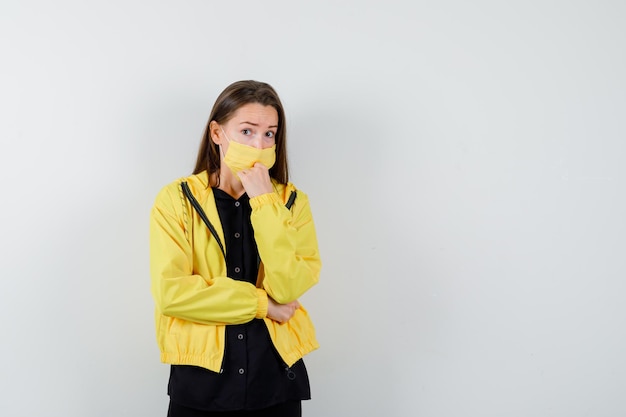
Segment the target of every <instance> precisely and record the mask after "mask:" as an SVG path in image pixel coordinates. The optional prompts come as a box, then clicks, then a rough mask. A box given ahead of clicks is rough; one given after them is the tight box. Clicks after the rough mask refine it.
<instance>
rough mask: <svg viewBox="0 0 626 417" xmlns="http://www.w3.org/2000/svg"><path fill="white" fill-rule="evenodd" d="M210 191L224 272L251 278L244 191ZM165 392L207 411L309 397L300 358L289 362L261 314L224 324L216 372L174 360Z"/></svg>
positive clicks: (252, 247)
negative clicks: (222, 244) (223, 342)
mask: <svg viewBox="0 0 626 417" xmlns="http://www.w3.org/2000/svg"><path fill="white" fill-rule="evenodd" d="M213 193H214V196H215V203H216V205H217V211H218V213H219V216H220V221H221V223H222V228H223V230H224V238H225V240H226V245H225V246H226V269H227V274H228V276H229V277H230V278H232V279H236V280H240V281H247V282H250V283H252V284H255V283H256V278H257V273H258V263H257V259H258V251H257V247H256V242H255V241H254V230H253V229H252V223H251V222H250V214H251V212H252V209H251V208H250V200H249V199H248V195H247V194H244V195H242V196H241V197H240V198H239V199H238V200H235V199H234V198H233V197H231V196H230V195H229V194H227V193H226V192H224V191H222V190H220V189H218V188H213ZM207 233H209V231H208V230H207ZM168 394H169V396H170V399H171V401H173V402H175V403H178V404H181V405H184V406H187V407H191V408H196V409H199V410H207V411H231V410H242V409H245V410H253V409H259V408H265V407H270V406H272V405H275V404H279V403H282V402H286V401H294V400H307V399H310V398H311V392H310V387H309V378H308V375H307V372H306V368H305V366H304V362H303V361H302V360H299V361H298V362H296V363H295V364H294V365H293V366H292V367H291V368H289V367H287V365H286V364H285V363H284V362H283V360H282V358H281V357H280V355H279V354H278V352H276V349H275V348H274V345H273V344H272V341H271V339H270V336H269V333H268V331H267V327H266V326H265V323H264V322H263V320H262V319H254V320H252V321H250V322H248V323H245V324H239V325H228V326H226V348H225V352H224V362H223V364H222V369H221V371H220V372H219V373H216V372H213V371H210V370H208V369H205V368H201V367H197V366H190V365H172V367H171V372H170V380H169V385H168Z"/></svg>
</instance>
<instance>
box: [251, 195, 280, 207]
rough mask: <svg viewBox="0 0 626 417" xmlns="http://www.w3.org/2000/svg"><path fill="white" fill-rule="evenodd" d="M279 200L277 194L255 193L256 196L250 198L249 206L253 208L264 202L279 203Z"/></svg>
mask: <svg viewBox="0 0 626 417" xmlns="http://www.w3.org/2000/svg"><path fill="white" fill-rule="evenodd" d="M280 202H281V201H280V197H278V194H276V193H265V194H261V195H257V196H256V197H252V198H251V199H250V207H251V208H252V210H254V209H256V208H259V207H260V206H262V205H265V204H274V203H280Z"/></svg>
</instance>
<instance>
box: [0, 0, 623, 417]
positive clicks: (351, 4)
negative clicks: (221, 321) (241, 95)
mask: <svg viewBox="0 0 626 417" xmlns="http://www.w3.org/2000/svg"><path fill="white" fill-rule="evenodd" d="M625 19H626V3H624V2H622V1H598V0H596V1H534V0H532V1H507V2H499V1H487V0H479V1H473V2H467V1H460V0H456V1H453V0H450V1H440V2H424V1H408V0H407V1H385V2H382V1H381V2H373V1H345V2H327V1H316V2H293V1H238V2H225V1H222V2H216V1H208V0H207V1H199V0H196V1H139V0H127V1H106V2H105V1H100V2H87V1H68V0H59V1H55V2H49V1H23V0H19V1H18V0H3V1H2V3H0V48H1V49H0V53H1V65H0V138H1V148H0V174H1V178H2V184H3V186H2V205H1V208H0V214H1V216H0V219H1V222H2V229H1V231H0V242H1V245H2V248H1V249H2V258H1V265H0V266H1V269H0V270H1V271H2V272H1V278H0V279H1V282H2V285H1V289H0V309H1V310H0V311H1V312H2V313H1V315H0V332H1V335H2V336H1V343H0V359H1V360H2V370H1V371H0V392H1V393H2V400H1V401H0V415H2V416H12V417H18V416H29V417H30V416H64V417H83V416H159V415H162V416H164V415H165V413H166V407H167V401H168V399H167V396H166V385H167V377H168V366H167V365H164V364H161V363H160V362H159V355H158V350H157V347H156V342H155V337H154V325H153V302H152V298H151V295H150V292H149V274H148V215H149V210H150V208H151V206H152V203H153V201H154V197H155V195H156V193H157V192H158V190H159V189H160V188H161V187H163V186H164V185H165V184H167V183H169V182H171V181H173V180H175V179H176V178H178V177H181V176H184V175H188V174H189V173H190V172H191V170H192V168H193V165H194V162H195V157H196V151H197V148H198V145H199V142H200V137H201V134H202V130H203V128H204V125H205V123H206V121H207V117H208V115H209V112H210V108H211V106H212V104H213V102H214V100H215V98H216V97H217V95H218V94H219V93H220V92H221V90H222V89H223V88H225V87H226V86H227V85H228V84H230V83H231V82H233V81H236V80H240V79H257V80H262V81H266V82H269V83H270V84H272V85H273V86H274V87H275V88H276V89H277V91H278V92H279V94H280V95H281V98H282V99H283V102H284V105H285V107H286V110H287V124H288V132H289V140H290V142H289V156H290V163H291V169H292V179H293V181H294V182H295V183H296V185H297V186H298V187H299V188H301V189H302V190H303V191H304V192H306V193H308V194H309V197H310V199H311V204H312V208H313V213H314V216H315V221H316V225H317V230H318V237H319V243H320V250H321V253H322V257H323V263H324V266H323V271H322V275H321V281H320V284H319V285H318V286H316V287H314V288H313V289H312V290H311V291H310V292H309V293H307V294H306V296H305V297H304V298H303V300H302V302H303V303H304V304H305V305H306V306H307V308H308V309H309V311H310V313H311V315H312V317H313V319H314V322H315V324H316V327H317V331H318V336H319V340H320V342H321V346H322V347H321V349H320V350H318V351H316V352H314V353H312V354H311V355H309V356H308V357H307V358H306V362H307V365H308V368H309V372H310V378H311V384H312V391H313V397H314V398H313V400H312V401H309V402H306V403H305V405H304V407H305V408H304V411H305V415H306V416H381V415H385V416H427V417H448V416H450V417H453V416H461V415H463V416H468V417H470V416H471V417H488V416H494V417H496V416H497V417H502V416H508V417H517V416H519V417H527V416H537V417H539V416H541V417H544V416H545V417H553V416H563V417H577V416H594V417H604V416H606V417H614V416H623V415H626V399H625V397H624V396H623V391H624V386H625V384H626V355H624V352H625V351H626V338H625V337H624V336H625V328H626V306H625V304H624V302H623V295H624V293H625V291H626V280H625V279H624V278H625V277H626V256H625V255H626V253H625V252H626V241H625V238H624V236H625V234H626V222H625V220H624V214H625V213H626V196H625V193H624V189H625V185H626V184H625V178H626V167H625V165H624V162H623V160H624V157H625V152H626V142H625V139H626V125H625V123H626V122H625V120H626V117H625V115H626V77H625V76H624V74H626V56H625V55H626V25H624V21H625Z"/></svg>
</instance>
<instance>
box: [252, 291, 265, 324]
mask: <svg viewBox="0 0 626 417" xmlns="http://www.w3.org/2000/svg"><path fill="white" fill-rule="evenodd" d="M256 293H257V296H258V299H259V302H258V304H257V310H256V316H255V317H254V318H255V319H264V318H265V317H267V304H268V301H267V293H266V292H265V290H263V289H261V288H257V289H256Z"/></svg>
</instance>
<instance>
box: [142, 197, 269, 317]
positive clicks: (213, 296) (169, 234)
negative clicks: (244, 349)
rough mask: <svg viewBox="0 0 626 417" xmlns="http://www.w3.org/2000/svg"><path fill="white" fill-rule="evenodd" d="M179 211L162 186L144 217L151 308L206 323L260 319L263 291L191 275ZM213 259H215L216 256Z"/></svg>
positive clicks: (263, 307)
mask: <svg viewBox="0 0 626 417" xmlns="http://www.w3.org/2000/svg"><path fill="white" fill-rule="evenodd" d="M176 205H177V206H176ZM177 209H178V210H177ZM182 210H183V207H182V204H181V199H180V196H179V195H178V193H177V190H176V189H172V187H169V188H168V187H166V188H164V189H163V190H162V191H161V192H160V193H159V195H158V196H157V199H156V201H155V204H154V206H153V208H152V211H151V214H150V277H151V290H152V295H153V297H154V300H155V303H156V308H157V309H158V310H159V311H160V313H161V314H163V315H165V316H169V317H176V318H180V319H184V320H188V321H193V322H197V323H203V324H212V325H216V324H240V323H246V322H249V321H251V320H252V319H254V318H264V317H266V315H267V302H268V301H267V294H266V293H265V291H264V290H262V289H258V288H256V287H255V286H254V285H252V284H250V283H247V282H243V281H237V280H233V279H231V278H228V277H226V276H216V277H203V276H200V275H197V274H194V273H193V250H192V245H191V244H190V242H189V239H188V237H187V233H186V232H185V224H184V220H183V219H184V215H183V213H182ZM207 256H210V255H207ZM219 256H220V257H221V256H222V254H221V253H219ZM216 261H220V260H219V258H218V257H217V255H216Z"/></svg>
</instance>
